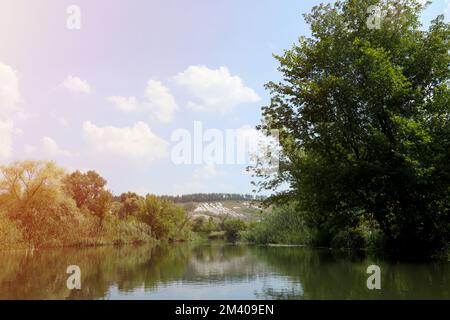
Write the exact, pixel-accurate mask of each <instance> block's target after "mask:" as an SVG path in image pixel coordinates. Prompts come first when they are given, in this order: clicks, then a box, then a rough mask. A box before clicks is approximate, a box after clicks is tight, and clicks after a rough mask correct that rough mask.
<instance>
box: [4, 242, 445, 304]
mask: <svg viewBox="0 0 450 320" xmlns="http://www.w3.org/2000/svg"><path fill="white" fill-rule="evenodd" d="M371 264H376V265H379V266H380V268H381V284H382V288H381V290H369V289H367V286H366V280H367V277H368V276H369V275H368V274H367V273H366V269H367V267H368V266H369V265H371ZM69 265H78V266H79V267H80V269H81V283H82V288H81V290H69V289H67V286H66V281H67V278H68V276H69V275H68V274H66V269H67V266H69ZM0 299H450V262H447V261H439V262H428V263H398V262H389V261H386V260H383V259H376V258H368V257H361V256H356V255H352V254H350V253H348V252H341V251H331V250H327V249H310V248H304V247H265V246H250V245H230V244H224V243H220V242H210V243H196V244H194V243H182V244H167V245H157V246H122V247H112V246H111V247H98V248H86V249H48V250H41V251H34V252H32V253H31V252H2V253H0Z"/></svg>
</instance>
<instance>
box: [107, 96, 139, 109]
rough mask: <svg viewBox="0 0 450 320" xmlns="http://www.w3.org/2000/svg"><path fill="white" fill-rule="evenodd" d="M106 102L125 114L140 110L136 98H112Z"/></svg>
mask: <svg viewBox="0 0 450 320" xmlns="http://www.w3.org/2000/svg"><path fill="white" fill-rule="evenodd" d="M106 100H108V101H109V102H111V103H112V104H114V105H115V106H116V107H117V109H119V110H121V111H125V112H132V111H136V110H137V109H138V108H139V105H138V102H137V99H136V97H122V96H111V97H108V98H106Z"/></svg>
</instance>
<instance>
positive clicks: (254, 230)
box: [241, 205, 311, 244]
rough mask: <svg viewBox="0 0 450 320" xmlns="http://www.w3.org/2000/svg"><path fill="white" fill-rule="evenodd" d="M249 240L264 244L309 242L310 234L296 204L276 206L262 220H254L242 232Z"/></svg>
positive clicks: (244, 238) (243, 236)
mask: <svg viewBox="0 0 450 320" xmlns="http://www.w3.org/2000/svg"><path fill="white" fill-rule="evenodd" d="M241 235H242V239H243V240H245V241H248V242H254V243H263V244H275V243H278V244H309V243H310V242H311V240H310V234H309V230H308V229H307V228H306V226H305V222H304V219H303V218H302V217H301V216H300V215H299V214H298V212H297V210H296V206H294V205H285V206H280V207H275V208H274V209H273V211H272V212H270V213H267V214H266V215H265V216H264V218H263V219H262V220H261V221H260V222H252V223H250V225H249V228H248V231H246V232H244V233H242V234H241Z"/></svg>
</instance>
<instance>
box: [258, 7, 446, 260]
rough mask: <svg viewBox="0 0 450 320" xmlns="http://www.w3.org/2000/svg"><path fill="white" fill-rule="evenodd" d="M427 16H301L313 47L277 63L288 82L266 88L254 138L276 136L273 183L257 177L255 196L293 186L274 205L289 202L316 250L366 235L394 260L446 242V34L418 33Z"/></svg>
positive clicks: (300, 46)
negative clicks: (379, 239) (347, 233)
mask: <svg viewBox="0 0 450 320" xmlns="http://www.w3.org/2000/svg"><path fill="white" fill-rule="evenodd" d="M371 6H376V7H371ZM423 7H424V6H423V5H422V4H420V2H419V1H416V0H395V1H387V0H384V1H380V0H347V1H342V2H336V3H335V4H334V5H331V4H327V5H319V6H316V7H314V8H313V10H312V12H311V13H310V14H307V15H305V19H306V22H307V23H308V24H309V25H310V27H311V36H310V37H301V38H300V39H299V42H298V43H297V44H295V45H294V46H293V47H292V48H291V49H290V50H287V51H285V52H284V54H282V55H280V56H276V58H277V59H278V61H279V63H280V67H279V70H280V72H281V73H282V75H283V80H282V81H280V82H277V83H276V82H270V83H268V84H267V89H268V90H269V91H270V93H271V102H270V104H269V105H268V106H265V107H263V122H262V123H263V124H262V125H261V126H260V129H261V130H269V129H278V130H279V136H280V143H281V146H282V149H283V152H282V157H281V161H280V171H279V174H278V175H277V176H275V177H274V176H273V175H271V176H267V175H265V174H264V171H261V170H259V169H258V168H256V175H257V176H259V177H263V178H265V179H263V180H262V181H260V182H259V186H260V188H265V189H274V188H276V187H277V186H280V185H283V184H286V183H287V184H288V185H289V188H288V190H286V191H283V192H279V193H278V194H276V195H275V196H274V197H272V198H271V200H272V201H279V202H285V201H286V199H288V200H292V199H294V200H295V201H296V203H298V204H299V208H298V210H299V214H301V215H303V217H304V219H305V220H306V222H307V223H308V225H309V226H310V227H311V228H313V229H314V230H315V231H316V232H317V239H319V241H320V242H321V243H322V244H330V243H331V242H332V241H333V238H334V237H336V235H338V234H339V232H341V231H342V230H354V229H357V228H359V227H360V226H361V225H363V224H365V225H369V226H371V227H372V228H377V229H379V230H381V232H382V234H383V235H384V238H385V246H386V247H385V248H386V249H387V250H389V251H390V252H392V253H394V254H396V255H399V254H407V255H420V256H424V255H429V254H431V253H433V252H434V251H435V250H437V249H441V248H443V247H444V246H445V245H446V244H447V243H448V242H449V239H450V213H449V202H450V186H449V185H450V184H449V181H450V168H449V163H450V154H449V153H450V152H449V150H450V143H449V137H450V126H449V120H450V87H449V75H450V71H449V62H450V57H449V50H450V44H449V37H450V26H449V24H448V23H445V22H444V17H443V16H438V17H437V18H436V19H434V20H433V21H431V23H430V25H429V27H428V28H427V29H425V28H423V27H422V26H421V24H420V20H419V15H420V13H421V11H422V10H423ZM373 8H375V9H376V10H375V11H378V12H379V13H380V16H379V17H380V20H379V21H380V23H379V25H374V24H372V25H371V23H370V22H371V20H369V23H368V19H371V18H373V16H372V17H371V16H370V15H371V14H373V11H371V9H373ZM375 18H378V17H375Z"/></svg>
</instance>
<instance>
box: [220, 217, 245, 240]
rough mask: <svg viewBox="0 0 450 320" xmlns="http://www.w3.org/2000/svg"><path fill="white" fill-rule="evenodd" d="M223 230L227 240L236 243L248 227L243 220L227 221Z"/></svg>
mask: <svg viewBox="0 0 450 320" xmlns="http://www.w3.org/2000/svg"><path fill="white" fill-rule="evenodd" d="M223 229H224V231H225V237H226V238H227V240H229V241H236V240H238V238H239V234H240V233H241V232H242V231H244V230H246V229H247V225H246V223H245V222H244V221H242V220H241V219H225V220H224V222H223Z"/></svg>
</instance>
